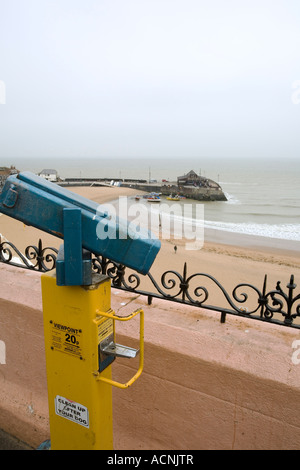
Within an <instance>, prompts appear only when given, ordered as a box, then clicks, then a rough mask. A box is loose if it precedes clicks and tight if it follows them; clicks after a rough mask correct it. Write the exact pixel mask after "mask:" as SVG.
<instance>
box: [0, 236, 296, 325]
mask: <svg viewBox="0 0 300 470" xmlns="http://www.w3.org/2000/svg"><path fill="white" fill-rule="evenodd" d="M57 253H58V250H57V249H56V248H51V247H46V248H43V246H42V241H41V240H39V242H38V244H37V245H30V246H28V247H27V248H26V249H25V252H24V254H22V253H21V252H20V250H18V249H17V248H16V247H15V246H14V245H13V244H12V243H11V242H8V241H3V240H1V243H0V262H2V263H7V264H10V265H13V266H16V267H20V268H25V269H30V270H34V271H39V272H47V271H51V270H52V269H54V268H55V263H56V256H57ZM92 266H93V270H94V272H95V273H100V274H105V275H107V276H109V277H110V279H111V285H112V287H113V288H118V289H121V290H124V291H127V292H133V293H136V294H139V295H143V296H146V297H147V298H148V304H149V305H150V304H151V303H152V299H153V298H159V299H164V300H168V301H172V302H177V303H180V304H184V305H190V306H193V307H200V308H202V309H206V310H210V311H214V312H217V313H220V320H221V322H222V323H224V322H225V320H226V315H236V316H239V317H246V318H252V319H255V320H260V321H264V322H269V323H275V324H278V325H283V326H288V327H293V328H298V329H300V320H299V318H298V317H300V294H296V292H295V289H296V287H297V285H296V284H295V282H294V276H293V275H291V277H290V280H289V282H288V284H287V285H286V289H287V290H286V291H284V289H283V288H282V286H281V281H278V282H277V284H276V286H275V288H274V289H272V290H268V289H267V275H265V277H264V281H263V285H262V286H261V288H258V287H256V286H253V285H252V284H250V283H240V284H238V285H237V286H236V287H235V288H234V289H233V290H232V292H231V294H229V293H228V291H227V290H226V289H225V288H224V287H223V286H222V285H221V284H220V282H219V281H217V279H215V278H214V277H213V276H211V275H210V274H206V273H193V274H191V275H189V274H188V269H187V263H185V264H184V267H183V271H182V273H179V272H177V271H174V270H168V271H165V272H164V273H163V274H162V275H161V277H160V279H159V280H156V279H154V277H153V276H152V274H151V273H148V274H147V275H146V276H143V275H140V274H138V273H137V272H135V271H132V270H131V269H129V268H127V267H126V266H123V265H121V264H118V263H115V262H114V261H111V260H109V259H106V258H104V257H101V256H94V257H93V259H92ZM207 281H209V283H210V285H211V286H212V291H210V290H209V288H208V287H207V284H206V283H207ZM216 291H218V292H219V294H220V295H221V298H222V301H221V303H222V306H216V305H213V304H211V303H210V302H211V297H212V292H216Z"/></svg>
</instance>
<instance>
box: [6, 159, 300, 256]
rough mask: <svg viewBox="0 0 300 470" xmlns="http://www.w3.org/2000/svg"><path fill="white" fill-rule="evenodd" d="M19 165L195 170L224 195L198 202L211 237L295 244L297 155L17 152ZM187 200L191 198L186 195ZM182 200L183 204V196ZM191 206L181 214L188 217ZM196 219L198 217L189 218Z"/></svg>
mask: <svg viewBox="0 0 300 470" xmlns="http://www.w3.org/2000/svg"><path fill="white" fill-rule="evenodd" d="M2 164H3V165H4V164H6V165H8V164H9V165H10V164H13V165H15V166H16V168H17V169H18V170H20V171H24V170H29V171H32V172H34V173H39V172H40V171H41V170H43V169H45V168H53V169H55V170H57V172H58V174H59V176H60V177H61V178H67V177H81V178H84V177H89V178H98V177H99V178H100V177H101V178H103V177H105V178H108V179H111V180H114V181H118V180H120V179H123V178H124V179H125V178H136V179H138V178H141V179H145V180H150V179H151V180H157V181H158V182H161V181H162V179H165V180H168V181H176V180H177V177H178V176H181V175H184V174H186V173H188V172H189V171H190V170H194V171H195V172H196V173H198V174H201V175H202V176H205V177H206V178H210V179H212V180H214V181H216V182H218V183H219V184H220V186H221V187H222V189H223V191H224V193H225V195H226V197H227V201H224V202H223V201H222V202H221V201H216V202H205V203H200V202H199V203H198V202H196V201H193V204H196V205H197V204H201V206H202V208H203V214H204V215H203V219H204V228H205V237H206V238H207V239H208V240H210V241H216V242H220V243H227V244H236V242H237V240H239V244H241V245H243V244H245V245H247V246H249V245H250V246H256V247H257V246H261V247H263V246H265V247H268V246H273V247H278V248H282V249H286V250H293V251H299V250H300V157H299V158H298V159H297V158H295V159H288V158H284V157H283V158H281V159H272V158H266V159H263V158H260V159H258V158H246V157H245V158H244V157H242V156H241V157H240V158H235V159H230V158H200V157H199V158H188V157H181V158H179V157H176V158H171V157H169V158H163V157H162V158H152V157H147V158H145V157H141V158H104V157H101V158H43V157H41V158H22V159H17V158H16V159H10V160H9V161H5V162H3V163H2ZM190 202H191V201H190ZM181 204H187V201H183V202H182V203H181ZM193 214H196V212H195V210H194V211H193V212H191V213H188V212H187V213H186V212H184V211H183V210H182V217H187V218H193V217H195V215H193ZM194 222H195V223H197V220H194Z"/></svg>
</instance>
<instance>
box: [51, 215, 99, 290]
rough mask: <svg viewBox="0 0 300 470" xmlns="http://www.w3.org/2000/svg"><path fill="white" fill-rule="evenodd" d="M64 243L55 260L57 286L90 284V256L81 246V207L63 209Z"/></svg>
mask: <svg viewBox="0 0 300 470" xmlns="http://www.w3.org/2000/svg"><path fill="white" fill-rule="evenodd" d="M63 223H64V244H63V245H61V246H60V249H59V252H58V256H57V260H56V282H57V285H58V286H82V285H90V284H92V260H91V259H92V256H91V253H90V252H89V251H88V250H85V249H83V248H82V228H81V209H79V208H65V209H63Z"/></svg>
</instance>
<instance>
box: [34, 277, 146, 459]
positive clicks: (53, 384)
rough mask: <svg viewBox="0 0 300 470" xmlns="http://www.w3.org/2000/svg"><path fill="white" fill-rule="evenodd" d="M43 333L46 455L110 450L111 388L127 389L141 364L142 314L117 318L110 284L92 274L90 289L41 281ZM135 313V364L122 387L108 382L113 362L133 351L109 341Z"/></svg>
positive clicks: (114, 382)
mask: <svg viewBox="0 0 300 470" xmlns="http://www.w3.org/2000/svg"><path fill="white" fill-rule="evenodd" d="M42 298H43V312H44V334H45V349H46V367H47V382H48V400H49V421H50V434H51V449H52V450H112V449H113V426H112V386H116V387H119V388H127V387H129V386H130V385H131V384H132V383H133V382H134V381H135V380H136V379H137V378H138V377H139V376H140V374H141V372H142V369H143V360H144V346H143V336H144V334H143V331H144V315H143V311H142V310H138V311H136V312H133V313H132V314H130V315H129V316H127V317H119V316H117V315H115V313H114V312H113V311H112V310H111V285H110V279H109V278H108V277H107V276H101V275H96V278H95V279H94V280H93V283H92V284H91V285H90V286H57V285H56V275H55V272H54V273H52V274H50V275H49V274H44V275H43V276H42ZM137 314H140V351H139V352H140V362H139V369H138V371H137V373H136V374H135V375H134V377H132V379H130V380H129V381H128V382H127V383H125V384H121V383H118V382H116V381H115V380H112V374H111V363H112V362H113V361H114V359H115V357H118V356H122V357H134V356H135V355H136V353H137V352H138V351H137V350H135V349H133V348H128V347H125V346H120V345H118V344H117V343H116V342H115V322H116V321H117V320H121V321H127V320H130V319H131V318H133V317H135V316H136V315H137Z"/></svg>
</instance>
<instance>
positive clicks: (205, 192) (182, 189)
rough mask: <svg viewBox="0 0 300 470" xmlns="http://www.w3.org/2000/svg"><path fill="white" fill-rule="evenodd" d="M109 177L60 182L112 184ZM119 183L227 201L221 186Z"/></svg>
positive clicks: (88, 184)
mask: <svg viewBox="0 0 300 470" xmlns="http://www.w3.org/2000/svg"><path fill="white" fill-rule="evenodd" d="M110 181H114V180H108V179H105V180H104V179H96V180H94V179H91V178H90V179H86V178H84V179H83V178H82V179H81V178H66V179H65V180H64V181H63V182H59V185H60V186H64V187H68V186H110V185H111V184H110ZM116 182H117V183H118V184H120V185H121V186H123V187H125V188H132V189H136V190H137V191H144V192H147V193H151V192H155V193H160V194H162V195H163V196H169V195H170V194H173V196H175V195H176V194H180V195H181V196H184V197H186V198H188V199H194V200H196V201H227V198H226V196H225V194H224V192H223V191H222V188H221V187H220V186H217V185H216V187H204V186H202V187H199V186H178V185H177V184H175V183H168V184H160V183H146V182H142V181H137V180H133V181H128V180H127V181H126V180H124V181H120V182H119V180H116Z"/></svg>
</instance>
